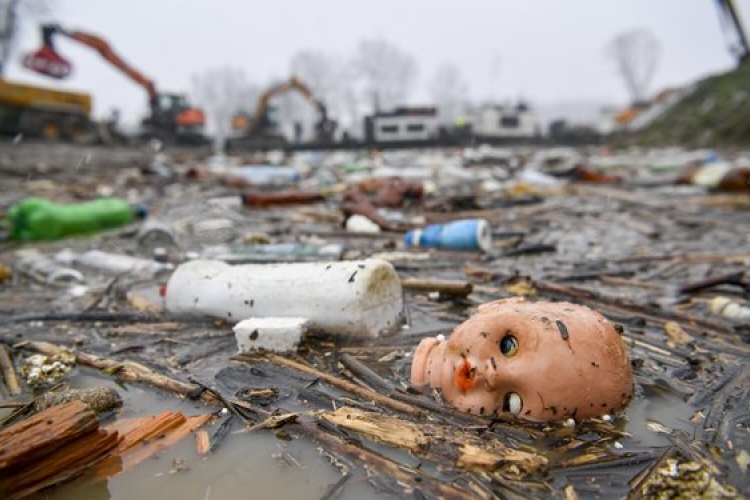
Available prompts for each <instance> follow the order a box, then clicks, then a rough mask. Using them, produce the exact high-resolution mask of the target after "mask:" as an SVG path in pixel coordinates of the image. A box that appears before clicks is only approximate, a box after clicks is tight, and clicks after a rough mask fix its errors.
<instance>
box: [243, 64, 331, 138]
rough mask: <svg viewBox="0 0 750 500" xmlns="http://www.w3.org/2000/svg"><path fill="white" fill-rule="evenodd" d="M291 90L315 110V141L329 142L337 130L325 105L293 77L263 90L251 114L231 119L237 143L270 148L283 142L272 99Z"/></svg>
mask: <svg viewBox="0 0 750 500" xmlns="http://www.w3.org/2000/svg"><path fill="white" fill-rule="evenodd" d="M292 90H294V91H297V92H299V94H300V95H301V96H302V97H304V98H305V99H306V100H308V101H309V102H310V103H312V105H313V106H315V108H316V109H317V111H318V120H317V121H316V123H315V142H318V143H330V142H332V141H333V134H334V132H335V131H336V126H337V124H336V122H335V121H334V120H331V119H330V118H329V117H328V110H327V109H326V106H325V104H323V102H322V101H320V99H318V98H317V97H315V95H314V94H313V92H312V91H311V90H310V88H309V87H308V86H307V85H305V84H304V83H303V82H302V81H301V80H300V79H299V78H297V77H295V76H293V77H291V78H290V79H289V80H286V81H283V82H280V83H277V84H275V85H273V86H271V87H270V88H269V89H268V90H266V91H265V92H263V93H262V94H261V95H260V97H259V98H258V102H257V103H256V105H255V112H254V114H253V115H252V116H248V115H247V114H246V113H238V114H236V115H235V116H234V117H233V118H232V130H233V131H234V132H235V133H236V134H239V137H237V142H248V141H249V142H252V143H253V144H261V143H265V144H267V145H268V146H269V147H272V146H274V145H279V144H283V143H284V142H285V139H284V138H283V136H282V135H281V133H280V132H279V131H278V124H277V123H276V120H275V119H274V117H273V111H274V109H273V107H272V106H271V99H273V98H274V97H276V96H278V95H279V94H283V93H284V92H288V91H292Z"/></svg>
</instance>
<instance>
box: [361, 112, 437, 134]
mask: <svg viewBox="0 0 750 500" xmlns="http://www.w3.org/2000/svg"><path fill="white" fill-rule="evenodd" d="M439 134H440V120H439V118H438V112H437V109H436V108H433V107H428V108H397V109H395V110H394V111H392V112H387V113H384V112H380V113H376V114H374V115H372V116H369V117H367V119H366V121H365V135H366V137H367V139H368V140H370V141H375V142H399V141H427V140H430V139H436V138H437V137H438V136H439Z"/></svg>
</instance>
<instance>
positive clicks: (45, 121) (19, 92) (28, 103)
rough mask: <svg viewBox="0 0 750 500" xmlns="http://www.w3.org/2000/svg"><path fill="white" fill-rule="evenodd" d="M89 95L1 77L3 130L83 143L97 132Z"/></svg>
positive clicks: (0, 101)
mask: <svg viewBox="0 0 750 500" xmlns="http://www.w3.org/2000/svg"><path fill="white" fill-rule="evenodd" d="M91 107H92V99H91V96H90V95H89V94H86V93H82V92H70V91H64V90H59V89H54V88H49V87H41V86H37V85H29V84H25V83H18V82H13V81H9V80H6V79H3V78H0V133H2V134H3V135H18V134H22V135H24V136H27V137H37V138H43V139H48V140H69V141H73V142H82V141H84V140H86V139H87V138H88V137H90V135H91V133H92V132H93V126H92V122H91Z"/></svg>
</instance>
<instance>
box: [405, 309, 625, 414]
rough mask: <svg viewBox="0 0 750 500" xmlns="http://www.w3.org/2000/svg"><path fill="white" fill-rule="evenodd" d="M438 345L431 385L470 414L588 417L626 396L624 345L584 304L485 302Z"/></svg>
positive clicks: (613, 406)
mask: <svg viewBox="0 0 750 500" xmlns="http://www.w3.org/2000/svg"><path fill="white" fill-rule="evenodd" d="M426 345H427V344H426ZM432 346H433V347H434V342H433V344H432ZM442 349H443V352H442V356H440V357H441V358H442V359H441V363H440V365H439V366H438V365H437V364H436V361H435V360H433V362H432V364H431V375H429V378H430V380H429V382H430V385H432V386H433V387H435V386H439V387H440V388H441V389H442V392H443V397H444V398H445V400H446V401H447V402H449V403H450V404H452V405H453V406H455V407H456V408H458V409H460V410H463V411H467V412H470V413H473V414H479V415H490V414H493V413H511V414H516V415H519V416H520V417H523V418H527V419H536V420H559V419H564V418H567V417H574V418H576V417H577V418H589V417H596V416H601V415H603V414H605V413H608V412H610V411H613V410H617V409H620V408H622V407H623V406H624V405H625V404H626V403H627V402H628V401H629V400H630V398H631V396H632V370H631V367H630V359H629V355H628V352H627V348H626V346H625V344H624V343H623V341H622V339H621V338H620V335H619V334H618V333H617V331H616V330H615V328H614V326H613V325H612V324H611V323H610V322H609V321H608V320H606V319H605V318H604V317H603V316H601V315H600V314H598V313H596V312H594V311H592V310H590V309H588V308H586V307H583V306H578V305H574V304H569V303H548V302H547V303H545V302H540V303H532V302H525V301H523V300H519V299H509V300H503V301H497V302H491V303H489V304H485V305H484V306H481V307H480V308H479V310H478V312H477V314H475V315H474V316H472V317H471V318H470V319H469V320H467V321H466V322H464V323H463V324H461V325H459V326H458V327H457V328H456V329H455V330H454V331H453V333H452V334H451V337H450V338H449V339H448V340H447V342H446V343H445V345H444V346H443V347H442ZM432 350H433V351H435V352H437V351H439V350H441V349H440V348H434V349H432ZM433 357H434V356H433ZM415 360H416V357H415Z"/></svg>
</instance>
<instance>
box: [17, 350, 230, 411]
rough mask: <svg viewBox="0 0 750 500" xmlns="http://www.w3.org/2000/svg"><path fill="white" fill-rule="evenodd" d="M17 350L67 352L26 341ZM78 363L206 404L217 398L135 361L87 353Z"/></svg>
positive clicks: (80, 354)
mask: <svg viewBox="0 0 750 500" xmlns="http://www.w3.org/2000/svg"><path fill="white" fill-rule="evenodd" d="M15 347H17V348H22V349H29V350H32V351H36V352H39V353H42V354H46V355H47V356H54V355H58V354H62V353H64V352H66V351H67V349H65V348H64V347H61V346H58V345H55V344H50V343H49V342H34V341H24V342H21V343H19V344H16V346H15ZM75 356H76V362H77V363H79V364H81V365H85V366H91V367H93V368H96V369H98V370H104V371H106V372H108V373H110V374H116V375H117V376H118V377H119V378H121V379H123V380H130V381H136V382H145V383H147V384H150V385H153V386H154V387H158V388H160V389H165V390H167V391H170V392H173V393H175V394H179V395H180V396H184V397H187V398H190V399H201V400H202V401H203V402H205V403H210V404H214V403H215V402H216V400H217V399H216V397H215V396H213V395H212V394H211V393H208V392H204V391H203V389H202V388H201V387H200V386H198V385H195V384H188V383H185V382H182V381H180V380H176V379H173V378H170V377H167V376H166V375H162V374H160V373H156V372H154V371H153V370H151V369H149V368H147V367H146V366H143V365H141V364H139V363H135V362H133V361H117V360H114V359H110V358H105V357H102V356H96V355H94V354H89V353H85V352H76V353H75Z"/></svg>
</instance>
